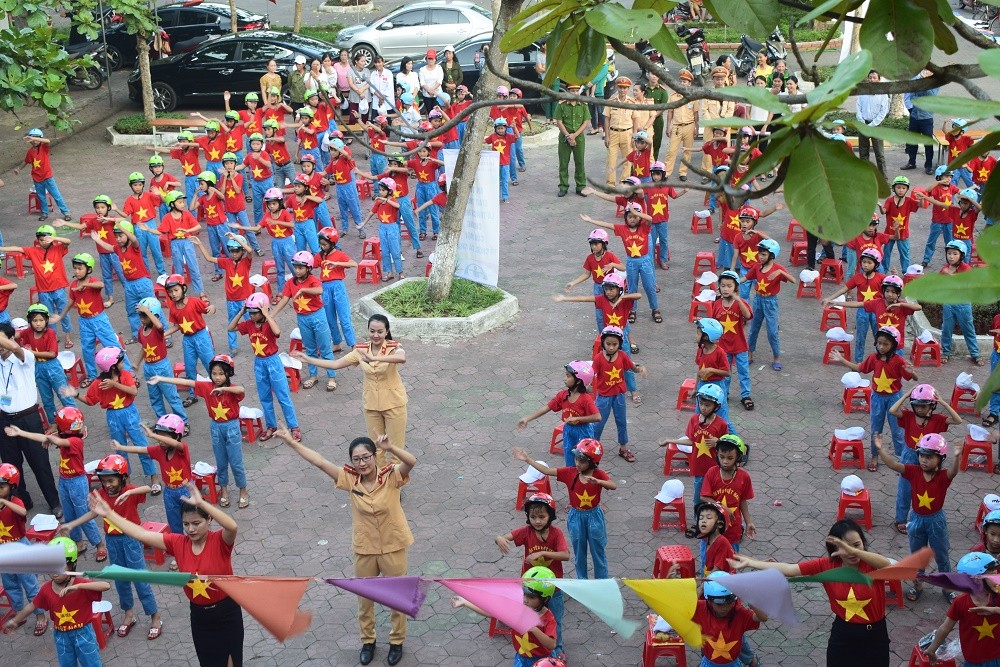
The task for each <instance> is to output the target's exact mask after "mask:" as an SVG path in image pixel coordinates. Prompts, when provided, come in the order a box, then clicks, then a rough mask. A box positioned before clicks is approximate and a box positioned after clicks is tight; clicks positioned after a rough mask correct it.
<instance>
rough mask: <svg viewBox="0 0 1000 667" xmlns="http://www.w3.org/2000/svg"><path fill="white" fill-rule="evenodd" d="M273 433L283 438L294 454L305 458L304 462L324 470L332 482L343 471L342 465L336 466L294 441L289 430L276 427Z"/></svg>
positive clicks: (337, 479)
mask: <svg viewBox="0 0 1000 667" xmlns="http://www.w3.org/2000/svg"><path fill="white" fill-rule="evenodd" d="M275 435H276V436H278V437H279V438H280V439H282V440H284V441H285V444H286V445H288V446H289V447H291V448H292V450H293V451H294V452H295V453H296V454H298V455H299V456H301V457H302V458H303V459H305V460H306V462H308V463H310V464H311V465H313V466H315V467H317V468H319V469H320V470H322V471H323V472H325V473H326V474H327V476H328V477H329V478H330V479H332V480H333V481H334V482H337V481H339V480H340V476H341V474H343V472H344V469H343V467H341V466H338V465H336V464H335V463H331V462H330V461H327V460H326V459H325V458H323V456H322V455H321V454H319V453H318V452H316V451H314V450H312V449H309V448H308V447H306V446H305V445H303V444H302V443H301V442H298V441H296V440H295V438H293V437H292V434H291V432H290V431H289V430H288V429H286V428H282V429H278V430H277V431H276V432H275Z"/></svg>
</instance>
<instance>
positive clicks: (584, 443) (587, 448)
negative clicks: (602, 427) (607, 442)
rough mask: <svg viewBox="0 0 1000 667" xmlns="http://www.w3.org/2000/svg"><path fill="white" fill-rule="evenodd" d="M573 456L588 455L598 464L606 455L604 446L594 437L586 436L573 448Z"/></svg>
mask: <svg viewBox="0 0 1000 667" xmlns="http://www.w3.org/2000/svg"><path fill="white" fill-rule="evenodd" d="M573 456H586V457H587V458H588V459H590V460H591V461H593V462H594V465H595V466H596V465H597V464H598V463H600V462H601V458H602V457H603V456H604V447H602V446H601V443H599V442H598V441H597V440H594V439H593V438H584V439H583V440H581V441H580V442H579V443H577V445H576V447H574V448H573Z"/></svg>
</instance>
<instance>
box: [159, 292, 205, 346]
mask: <svg viewBox="0 0 1000 667" xmlns="http://www.w3.org/2000/svg"><path fill="white" fill-rule="evenodd" d="M167 308H168V310H169V311H170V321H171V322H173V323H174V324H176V325H177V326H178V327H180V330H181V333H182V334H184V335H185V336H190V335H192V334H196V333H198V332H199V331H201V330H202V329H204V328H205V318H204V317H202V315H204V314H205V313H207V312H208V304H207V303H205V302H204V301H203V300H201V299H197V298H193V297H190V296H189V297H187V298H186V299H185V300H184V303H183V304H181V303H178V302H177V301H169V302H168V303H167Z"/></svg>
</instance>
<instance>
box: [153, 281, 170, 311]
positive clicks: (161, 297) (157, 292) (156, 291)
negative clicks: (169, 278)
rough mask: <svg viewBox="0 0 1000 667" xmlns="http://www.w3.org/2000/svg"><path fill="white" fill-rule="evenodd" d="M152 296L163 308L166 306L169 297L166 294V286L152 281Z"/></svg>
mask: <svg viewBox="0 0 1000 667" xmlns="http://www.w3.org/2000/svg"><path fill="white" fill-rule="evenodd" d="M153 296H155V297H156V299H157V300H158V301H159V302H160V305H161V306H163V307H164V308H166V307H167V301H168V300H169V297H168V296H167V288H166V287H164V286H163V285H161V284H160V283H153Z"/></svg>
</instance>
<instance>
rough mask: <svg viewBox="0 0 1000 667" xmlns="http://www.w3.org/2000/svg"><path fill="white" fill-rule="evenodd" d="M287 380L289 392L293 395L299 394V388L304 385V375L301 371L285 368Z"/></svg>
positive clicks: (289, 367)
mask: <svg viewBox="0 0 1000 667" xmlns="http://www.w3.org/2000/svg"><path fill="white" fill-rule="evenodd" d="M285 378H286V379H287V380H288V390H289V391H290V392H292V393H293V394H297V393H299V386H300V385H301V384H302V373H301V372H300V371H299V369H298V368H292V367H291V366H285Z"/></svg>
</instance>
